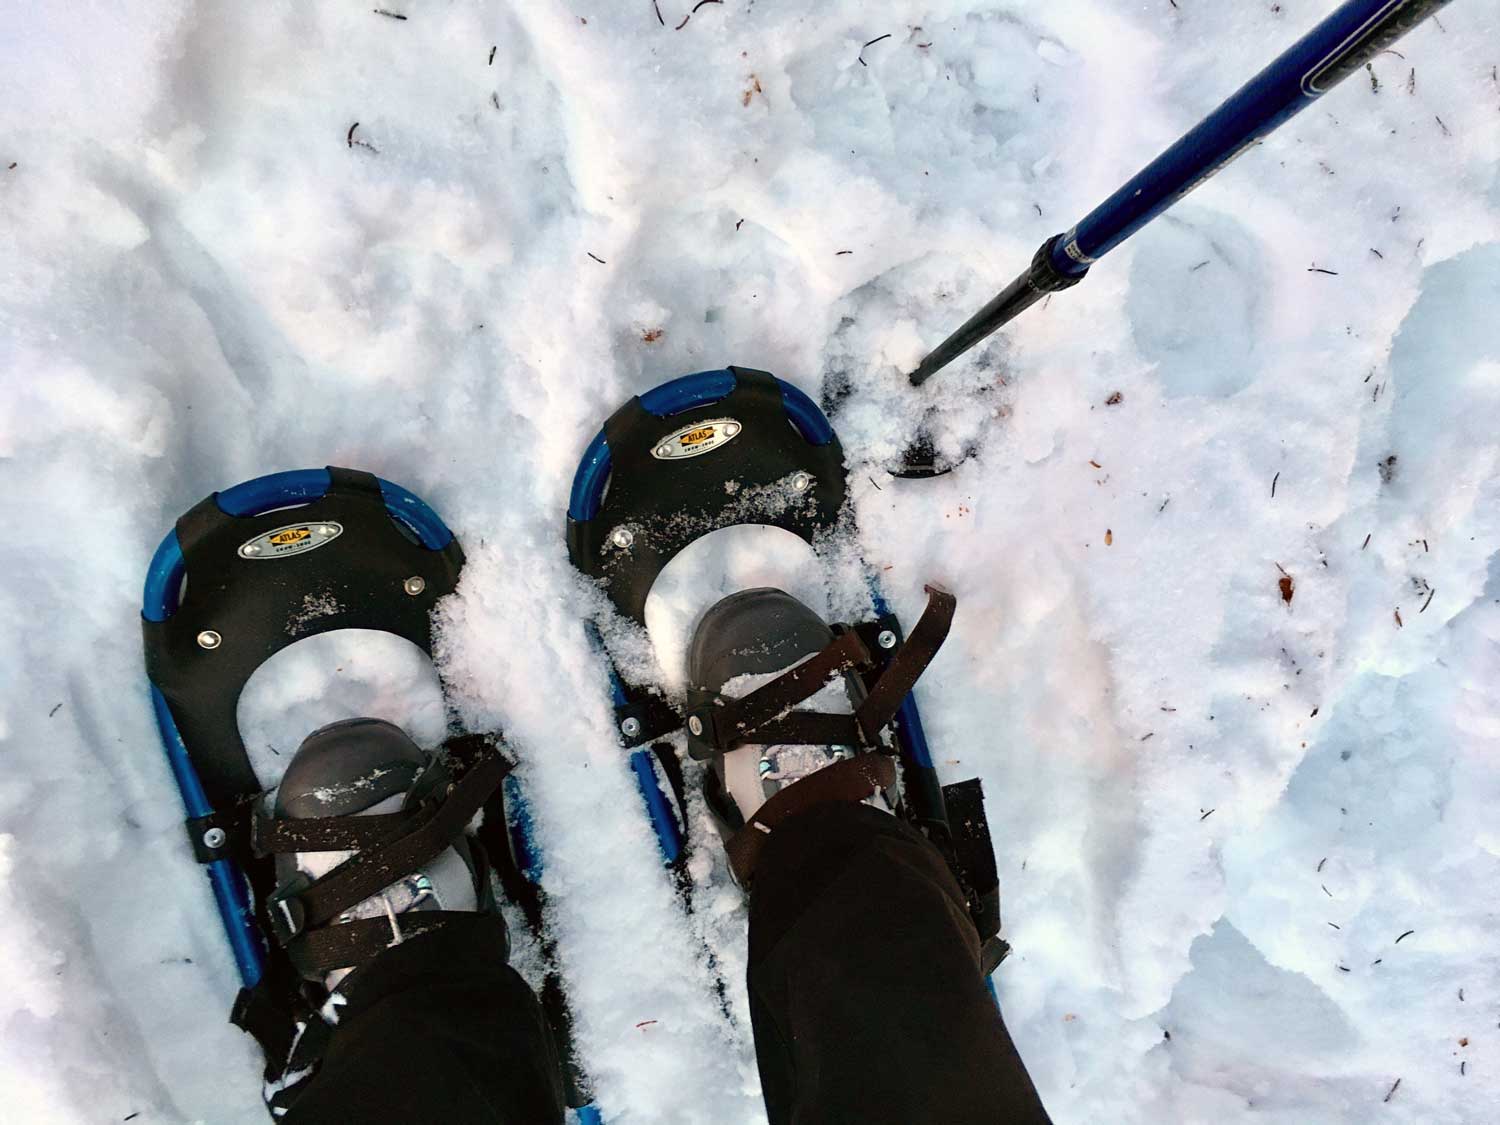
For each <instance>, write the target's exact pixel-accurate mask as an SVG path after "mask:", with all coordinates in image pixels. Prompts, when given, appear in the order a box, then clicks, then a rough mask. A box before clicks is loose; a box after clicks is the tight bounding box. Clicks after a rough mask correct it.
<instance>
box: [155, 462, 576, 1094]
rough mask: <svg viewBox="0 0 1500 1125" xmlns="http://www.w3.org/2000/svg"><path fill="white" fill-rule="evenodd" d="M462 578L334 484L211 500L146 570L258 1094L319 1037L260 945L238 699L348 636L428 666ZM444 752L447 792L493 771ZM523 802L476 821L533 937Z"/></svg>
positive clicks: (193, 831)
mask: <svg viewBox="0 0 1500 1125" xmlns="http://www.w3.org/2000/svg"><path fill="white" fill-rule="evenodd" d="M463 562H464V556H463V551H462V549H461V548H460V547H459V544H458V541H457V540H456V539H455V538H454V537H453V533H452V532H451V531H449V530H448V528H447V526H446V525H445V524H444V523H443V521H442V520H441V519H440V518H439V517H438V515H437V513H435V512H434V511H433V510H432V509H431V508H430V507H428V506H427V505H426V504H425V503H423V501H422V500H420V499H419V498H418V497H416V496H415V495H413V494H412V493H410V492H408V491H407V490H406V489H404V488H402V487H401V486H399V485H396V484H392V483H391V482H390V481H386V480H381V479H379V478H378V477H375V476H372V475H370V474H369V473H362V472H356V471H354V470H350V469H339V468H326V469H305V470H297V471H293V472H285V473H275V474H272V475H270V476H264V477H258V478H256V479H254V480H251V481H247V482H245V483H244V484H241V485H238V486H236V487H234V488H231V489H227V490H225V491H223V492H218V493H215V494H214V495H212V496H210V497H209V498H208V499H206V500H204V501H202V502H201V503H199V504H197V505H196V506H194V507H193V508H192V509H191V510H190V511H188V512H187V513H186V514H185V515H183V516H182V518H181V519H179V520H178V521H177V525H176V527H175V528H174V529H173V530H172V531H171V532H170V533H168V535H167V536H166V538H165V539H163V540H162V543H161V546H160V547H159V548H158V549H157V551H156V554H155V556H154V557H153V558H152V560H151V565H150V569H149V571H148V573H147V577H146V586H145V596H144V602H143V606H142V610H141V617H142V629H143V632H144V639H145V655H146V670H147V674H148V676H149V677H150V680H151V699H152V705H153V708H154V710H155V713H156V721H157V726H158V728H159V730H160V733H161V738H162V744H163V747H164V748H165V750H166V754H167V760H168V762H169V764H170V766H171V769H172V774H173V776H174V778H175V779H176V781H177V786H178V788H179V790H180V791H181V793H182V800H183V804H184V806H185V808H186V810H187V817H188V819H187V828H188V834H189V839H190V842H191V844H192V847H193V851H194V854H195V855H196V857H197V859H198V861H199V862H200V863H203V864H204V865H205V866H206V867H207V871H208V877H209V881H210V883H211V885H212V887H213V892H214V898H215V900H216V902H217V904H218V908H219V914H220V917H221V919H222V920H223V924H224V929H225V932H226V934H227V935H228V938H229V944H230V948H231V950H232V951H233V954H234V959H235V964H236V966H237V967H238V969H239V975H240V980H241V982H242V984H243V986H244V987H243V988H242V990H241V993H240V997H239V999H238V1001H237V1002H236V1005H235V1013H234V1016H233V1017H232V1018H233V1020H234V1022H236V1023H237V1024H239V1026H241V1027H243V1028H244V1029H245V1030H247V1031H249V1032H250V1033H251V1034H252V1035H254V1036H255V1038H256V1039H257V1040H258V1041H259V1042H260V1044H261V1046H262V1048H263V1049H265V1051H266V1056H267V1076H268V1078H271V1077H273V1076H274V1075H275V1074H276V1073H278V1071H279V1068H281V1067H284V1066H285V1065H286V1063H287V1061H288V1058H289V1052H290V1050H291V1045H292V1043H293V1041H294V1040H293V1030H294V1022H295V1021H296V1020H299V1019H301V1020H304V1022H306V1023H307V1024H308V1026H312V1024H314V1023H316V1022H317V1021H316V1020H312V1019H311V1018H309V1017H310V1015H311V1013H310V1012H306V1011H302V1010H301V1009H300V1008H299V1005H301V1004H303V1003H305V1002H304V1000H303V998H302V996H301V994H300V989H299V985H298V984H297V974H296V972H295V971H294V970H293V969H292V967H291V964H290V961H289V960H288V958H287V956H286V954H285V952H284V951H282V950H281V949H280V948H279V947H278V946H277V945H276V944H275V943H273V942H270V941H268V940H267V935H273V934H275V932H276V924H275V923H276V920H275V919H274V918H273V917H272V916H271V915H270V914H268V913H266V909H267V906H268V904H271V903H273V902H275V901H276V896H277V888H276V876H275V867H274V863H273V862H272V860H271V859H270V857H269V856H268V855H267V854H266V852H265V850H264V849H257V848H256V847H254V845H253V841H252V839H251V836H252V826H253V824H254V823H255V817H254V809H255V805H256V803H257V802H258V801H260V799H261V798H263V796H264V795H265V794H264V790H265V789H266V788H267V786H265V785H263V784H262V783H261V782H260V780H259V779H258V778H257V777H256V774H255V770H254V768H253V767H252V765H251V762H250V758H249V755H248V753H247V752H246V749H245V745H244V742H243V740H242V739H241V736H240V731H239V724H238V721H237V717H236V711H237V706H238V703H239V698H240V695H241V693H242V692H243V690H244V687H245V684H246V683H247V682H248V681H249V679H250V678H251V676H252V675H253V674H254V673H255V671H256V669H258V668H259V667H260V666H261V665H263V664H264V663H265V662H266V661H267V660H269V659H270V658H271V657H272V656H274V655H275V654H276V653H278V652H280V651H281V650H282V649H284V648H286V647H288V646H289V645H292V644H295V643H296V642H297V641H301V640H305V639H307V638H309V637H314V636H318V635H320V634H323V633H330V632H334V631H336V630H341V629H365V630H374V631H379V632H384V633H390V634H393V635H395V636H398V637H401V638H403V639H405V640H407V641H409V642H411V643H412V644H414V645H416V646H417V647H418V648H419V649H421V650H422V651H423V652H424V653H426V654H427V655H428V657H429V658H430V657H431V655H432V624H431V612H432V608H433V606H434V605H435V604H436V603H437V601H438V599H439V598H442V597H443V596H445V595H447V594H450V593H452V592H453V590H454V588H455V587H456V586H457V584H458V578H459V572H460V571H461V569H462V567H463ZM445 751H446V758H447V762H448V765H449V766H450V768H452V769H454V770H455V771H457V772H456V773H455V776H462V775H463V773H464V772H465V771H467V770H469V769H471V768H484V767H483V766H482V765H481V764H482V763H485V762H488V763H490V767H491V768H492V767H493V765H494V759H495V756H496V754H497V753H498V750H497V748H496V746H495V743H494V741H493V740H492V739H490V738H489V737H488V736H483V735H473V734H461V735H455V736H454V737H452V738H450V739H449V740H448V742H447V743H446V744H445ZM506 768H508V767H506ZM273 780H274V779H273ZM491 788H493V787H491ZM519 798H520V793H519V789H518V787H517V786H516V785H515V784H514V779H513V778H506V779H505V784H504V785H503V787H502V788H501V789H500V791H498V792H495V793H494V795H493V796H492V797H491V798H490V799H489V800H488V801H487V802H486V804H485V811H486V817H485V827H484V829H482V830H481V832H480V843H481V844H482V845H483V846H484V850H485V852H486V853H487V854H488V855H489V857H490V860H491V862H492V863H493V864H494V870H495V873H496V875H497V877H498V878H499V879H500V881H501V883H502V885H503V887H504V889H505V891H506V896H507V898H508V899H509V900H510V901H511V902H513V903H515V904H516V905H517V906H518V907H519V908H520V909H521V911H522V913H523V914H524V915H525V916H526V919H527V921H528V923H529V924H530V925H531V926H532V928H533V929H534V930H536V931H537V932H538V933H540V931H541V912H542V909H543V904H544V899H543V896H542V892H541V890H540V887H539V885H538V881H539V878H540V868H541V865H540V861H539V859H538V857H537V856H536V854H535V852H534V849H533V848H532V847H531V843H530V839H529V833H528V831H527V829H528V817H527V814H526V811H525V807H524V803H523V802H521V801H520V799H519ZM301 830H303V831H314V829H311V828H310V827H307V826H302V829H301ZM549 959H550V957H549ZM543 1004H544V1007H545V1008H546V1009H547V1011H548V1015H549V1018H550V1019H551V1021H552V1023H553V1026H554V1028H555V1029H556V1031H557V1033H558V1037H559V1040H560V1043H559V1046H560V1048H561V1049H562V1054H563V1057H564V1059H567V1060H569V1061H568V1065H567V1067H566V1069H565V1074H564V1079H565V1087H566V1091H567V1095H568V1104H569V1105H570V1106H572V1107H574V1108H577V1109H578V1110H579V1118H580V1120H581V1121H584V1122H595V1121H598V1120H599V1118H598V1116H597V1113H596V1111H595V1110H594V1108H593V1107H592V1106H591V1105H589V1104H588V1102H589V1101H590V1096H589V1093H588V1084H587V1079H586V1078H585V1077H584V1075H583V1073H582V1072H581V1071H580V1070H578V1069H577V1068H576V1066H575V1065H573V1061H572V1055H573V1051H572V1047H571V1042H570V1033H569V1032H570V1029H569V1021H568V1012H567V1005H566V1003H565V1001H564V999H563V996H562V992H561V987H560V982H559V981H558V979H557V977H556V973H555V972H551V973H549V974H548V979H547V981H546V983H545V985H544V987H543ZM307 1038H309V1036H303V1039H304V1040H306V1039H307ZM305 1046H306V1044H305V1043H302V1044H300V1045H299V1046H298V1051H299V1052H303V1050H304V1048H305Z"/></svg>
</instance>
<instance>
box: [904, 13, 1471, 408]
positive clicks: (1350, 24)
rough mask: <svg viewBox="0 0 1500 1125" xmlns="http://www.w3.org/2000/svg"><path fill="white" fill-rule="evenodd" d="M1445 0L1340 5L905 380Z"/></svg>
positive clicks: (1058, 280) (1027, 302) (1152, 212)
mask: <svg viewBox="0 0 1500 1125" xmlns="http://www.w3.org/2000/svg"><path fill="white" fill-rule="evenodd" d="M1446 3H1448V0H1348V2H1347V3H1345V4H1341V5H1339V7H1338V8H1336V9H1335V10H1334V11H1333V13H1332V14H1331V15H1330V16H1329V17H1328V18H1327V19H1325V20H1324V21H1323V22H1322V23H1320V24H1318V26H1317V27H1315V28H1313V29H1312V30H1311V31H1309V32H1308V33H1307V34H1306V35H1304V36H1303V37H1302V38H1301V39H1299V40H1297V42H1296V43H1294V44H1292V46H1291V47H1289V48H1288V49H1287V50H1286V51H1285V52H1284V53H1283V54H1282V55H1281V56H1280V57H1279V58H1277V59H1276V61H1275V62H1273V63H1271V65H1270V66H1268V67H1266V68H1265V69H1264V70H1263V71H1261V72H1260V73H1259V74H1257V75H1256V76H1255V77H1254V78H1252V79H1250V81H1249V82H1247V83H1245V85H1243V86H1241V87H1240V89H1239V90H1238V91H1236V92H1235V93H1234V94H1233V95H1231V96H1230V98H1229V99H1228V100H1227V101H1225V102H1224V103H1223V104H1222V105H1220V106H1219V108H1218V109H1216V110H1214V111H1213V112H1212V113H1210V114H1209V115H1208V116H1207V117H1205V118H1204V119H1203V120H1202V121H1200V122H1199V123H1198V124H1197V125H1196V126H1194V127H1193V128H1192V129H1191V130H1190V131H1189V132H1188V133H1186V134H1185V135H1184V136H1183V137H1182V138H1181V139H1180V140H1179V141H1178V142H1177V143H1176V144H1174V145H1173V146H1172V147H1171V148H1169V149H1167V151H1166V152H1164V153H1162V154H1161V155H1160V156H1158V157H1157V158H1156V159H1155V160H1153V161H1152V162H1151V163H1150V164H1148V165H1146V167H1144V168H1143V169H1141V170H1140V171H1139V172H1138V173H1136V175H1135V177H1134V178H1133V179H1131V180H1129V181H1128V182H1127V183H1126V184H1125V185H1124V186H1123V187H1122V188H1120V189H1119V190H1118V191H1117V192H1115V193H1114V194H1113V195H1112V196H1110V197H1109V198H1108V199H1106V200H1105V201H1104V202H1103V203H1101V204H1099V206H1097V207H1095V208H1094V209H1093V210H1092V211H1090V212H1089V213H1088V214H1087V215H1085V216H1084V217H1083V218H1082V219H1081V220H1080V221H1079V222H1078V224H1077V225H1076V226H1074V227H1073V228H1072V229H1071V230H1069V231H1068V232H1067V233H1066V234H1058V235H1053V236H1052V237H1051V238H1049V239H1047V241H1046V242H1044V243H1042V245H1041V247H1040V249H1038V250H1037V252H1036V256H1035V257H1033V258H1032V259H1031V267H1030V268H1029V269H1028V270H1026V272H1025V273H1023V274H1021V275H1020V276H1019V277H1017V278H1016V279H1015V280H1014V281H1012V282H1011V283H1010V284H1009V285H1007V286H1006V287H1005V288H1004V289H1002V290H1001V291H1000V293H999V295H998V296H996V297H995V299H994V300H993V301H991V302H990V303H989V304H987V305H985V306H984V308H982V309H980V310H979V311H978V312H977V313H975V314H974V316H973V317H971V318H970V319H969V320H968V321H967V322H966V323H965V324H964V325H963V327H962V328H960V329H959V330H958V331H957V332H955V333H953V335H951V336H949V337H948V338H947V339H946V340H944V341H943V342H942V343H941V344H939V345H938V346H937V347H935V348H933V349H932V352H931V353H930V354H929V355H928V356H927V358H926V359H924V360H922V362H921V364H919V365H918V367H917V369H916V370H915V371H913V372H912V373H911V374H910V375H909V376H907V378H908V379H910V380H911V383H912V385H913V386H916V387H920V386H921V385H922V384H923V383H925V382H927V380H928V379H931V378H932V377H933V376H934V375H936V374H937V373H938V372H939V371H941V370H942V369H943V368H944V367H946V366H948V364H950V363H952V362H953V361H954V360H955V359H957V358H958V357H959V356H961V355H963V354H964V352H966V351H968V350H969V349H970V348H972V347H973V346H974V345H975V344H977V343H979V341H981V340H983V339H984V338H985V337H986V336H988V335H989V334H990V333H992V332H994V331H995V329H997V328H999V327H1000V326H1001V325H1003V324H1007V323H1009V322H1010V321H1012V320H1014V319H1015V318H1016V317H1017V316H1019V315H1020V314H1021V313H1022V312H1024V311H1025V310H1026V309H1028V308H1030V307H1031V306H1032V305H1034V304H1036V302H1037V301H1039V300H1041V299H1042V298H1043V297H1045V296H1046V295H1047V294H1048V293H1056V292H1058V291H1059V290H1062V289H1067V288H1069V287H1070V286H1073V285H1077V284H1078V283H1079V282H1080V281H1082V280H1083V278H1084V275H1085V274H1087V273H1088V272H1089V266H1090V265H1092V264H1093V263H1094V262H1096V261H1098V260H1099V259H1100V258H1102V257H1104V255H1105V254H1107V253H1109V252H1110V251H1111V250H1113V249H1114V248H1115V247H1116V246H1118V245H1120V243H1122V242H1124V241H1125V240H1126V239H1127V238H1129V237H1130V236H1131V235H1132V234H1134V233H1135V232H1136V231H1138V230H1140V229H1141V227H1143V226H1145V225H1146V224H1147V223H1149V222H1150V221H1151V220H1152V219H1154V218H1156V216H1158V215H1160V214H1161V213H1162V212H1163V211H1165V210H1166V209H1167V208H1168V207H1170V206H1172V204H1174V203H1176V202H1177V201H1178V200H1179V199H1181V198H1182V197H1183V196H1185V195H1187V194H1188V192H1190V191H1192V190H1193V189H1194V188H1195V187H1197V186H1198V185H1199V184H1201V183H1202V182H1203V181H1204V180H1206V179H1208V178H1209V177H1210V176H1212V175H1213V174H1214V173H1215V172H1217V171H1219V169H1221V168H1223V167H1224V166H1225V165H1226V164H1228V163H1229V162H1230V161H1231V160H1233V159H1234V158H1235V157H1237V156H1239V155H1240V153H1242V152H1244V151H1245V150H1246V149H1247V148H1250V147H1251V146H1252V145H1255V144H1258V143H1259V142H1260V139H1261V138H1262V137H1264V136H1266V135H1267V134H1269V133H1271V132H1272V131H1273V130H1274V129H1275V128H1276V127H1277V126H1278V125H1280V124H1281V123H1282V122H1283V121H1285V120H1287V118H1289V117H1292V116H1293V115H1295V114H1296V113H1298V112H1300V111H1301V110H1303V109H1306V108H1307V107H1308V106H1309V105H1311V104H1312V103H1313V102H1315V101H1316V100H1317V99H1318V98H1320V97H1321V96H1322V95H1324V94H1326V93H1327V92H1328V91H1329V90H1331V89H1333V87H1334V86H1336V85H1338V83H1340V82H1342V81H1343V80H1344V79H1345V78H1347V77H1349V75H1350V74H1352V73H1353V72H1354V71H1356V70H1358V69H1359V68H1360V67H1361V66H1363V65H1364V64H1365V63H1366V62H1368V61H1369V60H1370V59H1372V58H1374V57H1375V56H1376V55H1377V54H1379V53H1380V52H1381V51H1383V50H1385V49H1386V48H1387V47H1389V46H1390V45H1391V44H1392V43H1394V42H1395V41H1396V40H1397V39H1399V38H1401V36H1403V35H1405V34H1406V33H1407V32H1408V31H1410V30H1411V29H1412V28H1413V27H1415V26H1416V25H1417V24H1419V23H1421V22H1422V21H1423V20H1424V19H1426V18H1427V17H1428V16H1430V15H1432V14H1433V13H1434V12H1436V11H1437V10H1438V9H1439V8H1441V7H1443V5H1445V4H1446Z"/></svg>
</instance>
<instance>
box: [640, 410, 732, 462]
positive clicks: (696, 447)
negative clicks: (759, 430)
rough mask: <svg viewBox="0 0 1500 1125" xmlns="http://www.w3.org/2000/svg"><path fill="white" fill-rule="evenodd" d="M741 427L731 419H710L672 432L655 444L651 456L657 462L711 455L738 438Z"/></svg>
mask: <svg viewBox="0 0 1500 1125" xmlns="http://www.w3.org/2000/svg"><path fill="white" fill-rule="evenodd" d="M741 429H743V427H742V426H741V425H740V424H739V423H738V422H736V421H735V420H734V419H733V418H710V419H707V420H705V421H702V422H694V423H693V424H692V425H691V426H684V427H683V428H682V429H680V430H674V431H673V432H672V433H670V434H668V435H667V436H666V437H664V438H662V439H661V440H660V441H659V442H657V443H656V447H655V448H654V449H652V450H651V456H653V457H655V458H656V459H657V460H658V461H681V460H682V459H684V458H686V457H697V456H699V455H700V454H704V453H712V452H713V451H714V450H715V449H722V448H723V447H724V446H726V445H728V444H729V443H730V442H731V441H733V440H734V439H735V438H736V437H738V436H739V432H740V430H741Z"/></svg>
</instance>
